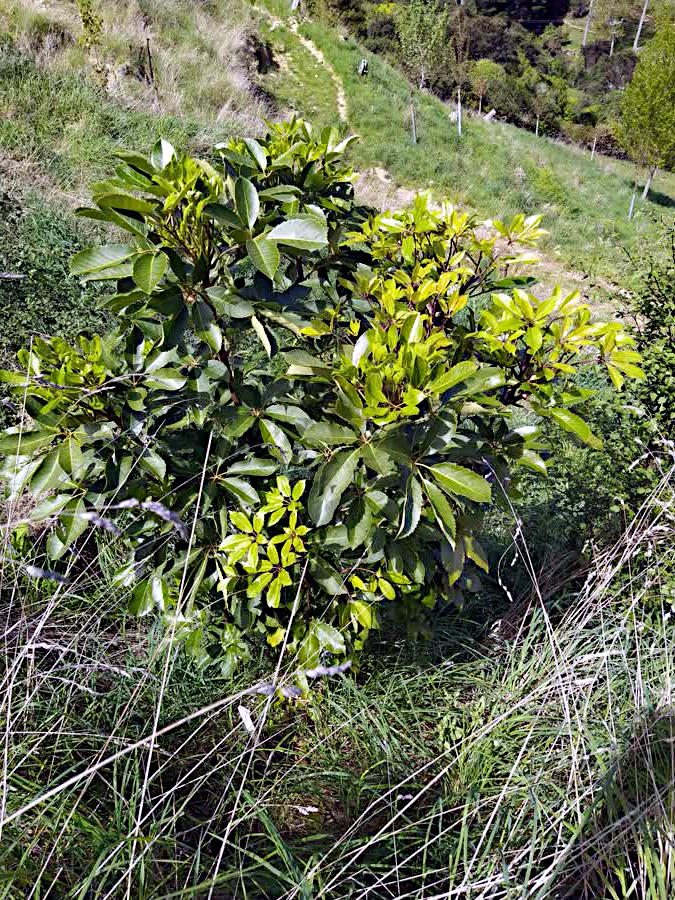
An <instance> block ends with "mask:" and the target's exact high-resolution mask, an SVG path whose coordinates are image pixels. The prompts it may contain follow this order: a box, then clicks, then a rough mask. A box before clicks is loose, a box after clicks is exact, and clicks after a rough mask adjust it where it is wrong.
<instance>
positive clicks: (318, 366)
mask: <svg viewBox="0 0 675 900" xmlns="http://www.w3.org/2000/svg"><path fill="white" fill-rule="evenodd" d="M284 359H285V360H286V362H287V363H289V366H288V370H287V372H286V374H287V375H314V376H317V375H328V374H330V371H331V367H330V364H329V363H325V362H324V361H323V360H321V359H319V358H318V357H316V356H312V354H311V353H307V352H306V351H305V350H291V351H290V353H284Z"/></svg>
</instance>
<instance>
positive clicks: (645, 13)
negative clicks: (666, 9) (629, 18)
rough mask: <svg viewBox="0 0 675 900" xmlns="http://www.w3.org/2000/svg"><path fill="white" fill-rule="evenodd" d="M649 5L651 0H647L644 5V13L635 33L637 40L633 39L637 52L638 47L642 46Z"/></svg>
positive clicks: (634, 49)
mask: <svg viewBox="0 0 675 900" xmlns="http://www.w3.org/2000/svg"><path fill="white" fill-rule="evenodd" d="M648 6H649V0H645V5H644V6H643V7H642V15H641V16H640V23H639V25H638V29H637V32H636V33H635V40H634V41H633V51H634V52H635V53H637V52H638V48H639V46H640V35H641V34H642V27H643V26H644V24H645V18H646V16H647V7H648Z"/></svg>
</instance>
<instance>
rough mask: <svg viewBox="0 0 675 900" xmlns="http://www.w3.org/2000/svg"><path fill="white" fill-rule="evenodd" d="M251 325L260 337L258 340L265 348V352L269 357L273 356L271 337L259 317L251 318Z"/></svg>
mask: <svg viewBox="0 0 675 900" xmlns="http://www.w3.org/2000/svg"><path fill="white" fill-rule="evenodd" d="M251 325H252V326H253V330H254V331H255V333H256V334H257V335H258V340H259V341H260V343H261V344H262V345H263V347H264V348H265V352H266V353H267V355H268V356H272V342H271V341H270V338H269V335H268V334H267V332H266V331H265V326H264V325H263V323H262V322H261V321H260V319H259V318H258V317H257V316H251Z"/></svg>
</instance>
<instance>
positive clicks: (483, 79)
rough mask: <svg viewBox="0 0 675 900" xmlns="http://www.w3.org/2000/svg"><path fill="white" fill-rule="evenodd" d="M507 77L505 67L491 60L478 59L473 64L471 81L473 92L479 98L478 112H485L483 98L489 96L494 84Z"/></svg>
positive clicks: (470, 70) (470, 73) (470, 74)
mask: <svg viewBox="0 0 675 900" xmlns="http://www.w3.org/2000/svg"><path fill="white" fill-rule="evenodd" d="M504 75H505V72H504V68H503V66H500V65H499V63H496V62H494V61H493V60H491V59H478V60H476V62H474V63H472V64H471V67H470V69H469V80H470V82H471V90H472V91H473V92H474V94H475V95H476V97H477V98H478V112H479V113H482V111H483V98H484V97H485V96H486V95H489V93H490V89H491V87H492V86H493V84H494V83H495V82H497V81H499V80H500V79H501V78H503V77H504Z"/></svg>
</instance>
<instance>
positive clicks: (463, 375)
mask: <svg viewBox="0 0 675 900" xmlns="http://www.w3.org/2000/svg"><path fill="white" fill-rule="evenodd" d="M477 370H478V363H475V362H473V360H469V359H468V360H465V361H464V362H461V363H457V365H455V366H452V368H450V369H448V371H447V372H444V373H443V374H442V375H439V377H438V378H436V379H434V381H432V382H431V384H429V385H428V387H427V390H429V391H431V392H433V393H435V394H442V393H444V392H445V391H447V390H449V389H450V388H451V387H454V386H455V385H456V384H459V383H460V381H464V380H465V379H467V378H468V377H469V376H470V375H473V374H474V372H476V371H477Z"/></svg>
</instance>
